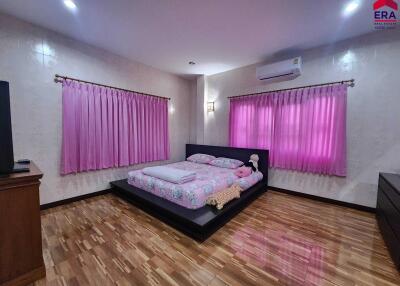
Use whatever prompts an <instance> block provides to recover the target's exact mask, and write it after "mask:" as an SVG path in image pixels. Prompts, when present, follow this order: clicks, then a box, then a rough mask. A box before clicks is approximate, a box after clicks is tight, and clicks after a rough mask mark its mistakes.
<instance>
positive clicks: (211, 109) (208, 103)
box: [207, 101, 215, 112]
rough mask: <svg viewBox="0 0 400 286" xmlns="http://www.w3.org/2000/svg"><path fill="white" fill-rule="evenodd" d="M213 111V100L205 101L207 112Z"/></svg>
mask: <svg viewBox="0 0 400 286" xmlns="http://www.w3.org/2000/svg"><path fill="white" fill-rule="evenodd" d="M214 111H215V105H214V101H209V102H207V112H214Z"/></svg>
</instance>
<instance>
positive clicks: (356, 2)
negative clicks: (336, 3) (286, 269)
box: [343, 0, 360, 17]
mask: <svg viewBox="0 0 400 286" xmlns="http://www.w3.org/2000/svg"><path fill="white" fill-rule="evenodd" d="M359 7H360V0H352V1H350V2H349V3H347V4H346V6H345V7H344V9H343V16H346V17H347V16H350V15H352V14H354V12H356V11H357V9H358V8H359Z"/></svg>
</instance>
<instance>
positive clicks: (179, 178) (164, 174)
mask: <svg viewBox="0 0 400 286" xmlns="http://www.w3.org/2000/svg"><path fill="white" fill-rule="evenodd" d="M142 172H143V174H145V175H147V176H151V177H154V178H158V179H161V180H164V181H167V182H171V183H174V184H183V183H187V182H189V181H192V180H194V179H195V178H196V173H195V172H192V171H185V170H180V169H175V168H171V167H165V166H156V167H147V168H144V169H143V170H142Z"/></svg>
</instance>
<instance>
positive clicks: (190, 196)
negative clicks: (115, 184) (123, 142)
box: [128, 161, 263, 209]
mask: <svg viewBox="0 0 400 286" xmlns="http://www.w3.org/2000/svg"><path fill="white" fill-rule="evenodd" d="M167 166H168V167H172V168H177V169H181V170H189V171H194V172H196V179H195V180H194V181H191V182H187V183H185V184H181V185H178V184H173V183H170V182H167V181H163V180H160V179H157V178H154V177H151V176H147V175H144V174H143V173H142V171H141V170H136V171H131V172H129V173H128V183H129V184H131V185H133V186H135V187H138V188H140V189H142V190H145V191H148V192H151V193H153V194H154V195H156V196H159V197H162V198H165V199H167V200H169V201H172V202H174V203H176V204H178V205H181V206H183V207H185V208H189V209H197V208H200V207H202V206H204V205H205V202H206V200H207V198H208V197H209V196H210V195H211V194H213V193H216V192H219V191H221V190H223V189H225V188H228V187H230V186H231V185H232V184H233V183H238V184H239V185H240V186H241V187H242V188H243V189H248V188H250V187H251V186H253V185H254V184H255V183H257V182H258V181H260V180H261V179H262V177H263V175H262V173H260V172H256V173H253V174H251V175H250V176H248V177H245V178H239V177H237V176H236V175H235V174H234V172H235V170H234V169H227V168H220V167H215V166H211V165H208V164H198V163H193V162H189V161H183V162H178V163H173V164H169V165H167Z"/></svg>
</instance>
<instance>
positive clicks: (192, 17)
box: [0, 0, 373, 75]
mask: <svg viewBox="0 0 400 286" xmlns="http://www.w3.org/2000/svg"><path fill="white" fill-rule="evenodd" d="M360 1H361V2H362V4H361V7H360V9H359V10H358V11H357V12H356V13H355V14H354V15H353V16H351V17H349V18H344V17H343V16H342V11H343V8H344V5H345V4H346V3H348V0H347V1H345V0H75V3H76V4H77V6H78V11H77V12H76V13H71V12H70V11H69V10H67V9H66V8H65V6H64V4H63V0H30V1H27V0H2V1H0V10H1V11H3V12H5V13H7V14H11V15H14V16H16V17H18V18H22V19H24V20H27V21H29V22H32V23H35V24H38V25H40V26H43V27H46V28H48V29H51V30H55V31H57V32H60V33H62V34H65V35H68V36H70V37H72V38H75V39H78V40H80V41H83V42H86V43H89V44H92V45H94V46H98V47H100V48H103V49H105V50H108V51H110V52H113V53H115V54H118V55H121V56H124V57H127V58H130V59H133V60H136V61H139V62H142V63H145V64H147V65H150V66H154V67H156V68H159V69H162V70H165V71H169V72H173V73H176V74H182V75H190V74H214V73H218V72H222V71H226V70H229V69H233V68H236V67H240V66H244V65H248V64H252V63H255V62H260V61H263V60H265V59H266V58H268V57H270V56H272V55H273V54H275V53H280V52H282V51H287V50H289V51H290V50H296V51H299V52H300V51H301V50H302V49H306V48H310V47H314V46H319V45H322V44H328V43H333V42H335V41H338V40H341V39H345V38H350V37H353V36H357V35H360V34H364V33H368V32H371V31H372V30H373V24H372V23H373V21H372V20H373V19H372V15H373V14H372V2H373V1H371V0H363V1H362V0H360ZM190 60H193V61H195V62H196V63H197V64H196V65H195V66H190V65H188V61H190Z"/></svg>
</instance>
